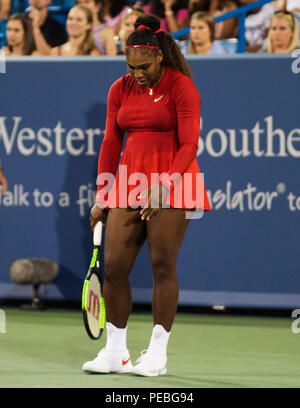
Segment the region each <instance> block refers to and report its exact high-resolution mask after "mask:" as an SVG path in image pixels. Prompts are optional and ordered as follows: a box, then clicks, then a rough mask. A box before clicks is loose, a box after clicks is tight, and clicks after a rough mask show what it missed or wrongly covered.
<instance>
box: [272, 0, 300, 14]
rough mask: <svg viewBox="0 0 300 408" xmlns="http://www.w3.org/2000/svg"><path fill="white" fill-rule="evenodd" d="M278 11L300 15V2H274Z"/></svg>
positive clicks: (278, 0) (292, 0) (285, 0)
mask: <svg viewBox="0 0 300 408" xmlns="http://www.w3.org/2000/svg"><path fill="white" fill-rule="evenodd" d="M273 4H275V7H277V8H278V10H287V11H291V12H293V13H300V0H277V1H274V2H273Z"/></svg>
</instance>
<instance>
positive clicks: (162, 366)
mask: <svg viewBox="0 0 300 408" xmlns="http://www.w3.org/2000/svg"><path fill="white" fill-rule="evenodd" d="M136 362H137V364H136V365H135V366H134V367H133V373H134V374H137V375H143V376H145V377H156V376H158V375H163V374H166V373H167V356H166V355H158V354H154V353H153V352H148V351H147V350H144V351H142V353H141V356H140V357H139V358H138V359H137V361H136Z"/></svg>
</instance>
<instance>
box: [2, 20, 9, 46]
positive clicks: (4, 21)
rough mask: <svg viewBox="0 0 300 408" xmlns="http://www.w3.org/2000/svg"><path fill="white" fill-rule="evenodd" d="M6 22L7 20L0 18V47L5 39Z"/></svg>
mask: <svg viewBox="0 0 300 408" xmlns="http://www.w3.org/2000/svg"><path fill="white" fill-rule="evenodd" d="M6 23H7V20H0V48H2V47H3V45H4V44H5V40H6Z"/></svg>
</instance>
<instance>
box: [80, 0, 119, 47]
mask: <svg viewBox="0 0 300 408" xmlns="http://www.w3.org/2000/svg"><path fill="white" fill-rule="evenodd" d="M77 3H78V4H81V5H82V6H84V7H86V8H88V9H89V10H91V12H92V15H93V35H94V42H95V45H96V47H97V48H98V50H99V51H100V52H101V54H102V55H116V54H117V47H116V44H115V40H114V36H115V32H114V30H113V29H112V28H111V27H109V26H108V25H107V24H106V23H105V22H104V20H103V19H102V13H101V7H102V4H101V0H77Z"/></svg>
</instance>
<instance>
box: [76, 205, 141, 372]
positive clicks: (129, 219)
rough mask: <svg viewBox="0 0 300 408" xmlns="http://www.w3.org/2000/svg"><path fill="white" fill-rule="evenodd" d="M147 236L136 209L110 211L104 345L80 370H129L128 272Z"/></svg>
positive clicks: (104, 285) (106, 243)
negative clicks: (105, 336)
mask: <svg viewBox="0 0 300 408" xmlns="http://www.w3.org/2000/svg"><path fill="white" fill-rule="evenodd" d="M145 239H146V226H145V222H144V221H141V217H140V215H139V211H138V210H133V209H130V208H128V209H127V208H113V209H110V210H109V213H108V217H107V221H106V230H105V242H104V269H105V278H104V283H103V297H104V301H105V307H106V321H107V323H106V329H107V330H106V334H107V340H106V346H105V348H104V349H102V350H101V351H100V352H99V353H98V356H97V357H96V358H95V359H94V360H92V361H88V362H86V363H85V364H84V365H83V370H84V371H88V372H98V373H110V372H118V373H127V372H131V371H132V364H131V361H130V355H129V352H128V350H127V342H126V332H127V327H126V324H127V320H128V316H129V313H130V311H131V307H132V300H131V289H130V285H129V273H130V271H131V269H132V267H133V264H134V261H135V259H136V256H137V254H138V252H139V250H140V249H141V247H142V245H143V243H144V241H145Z"/></svg>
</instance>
